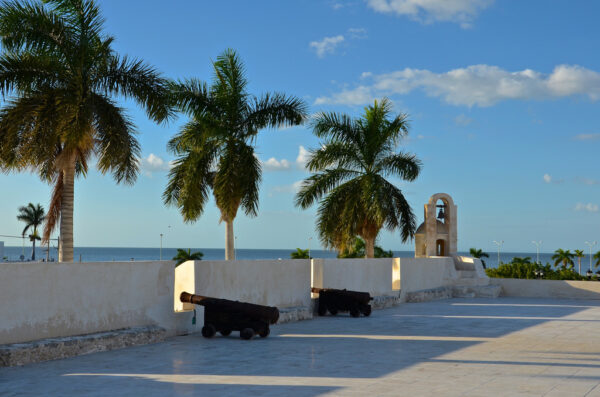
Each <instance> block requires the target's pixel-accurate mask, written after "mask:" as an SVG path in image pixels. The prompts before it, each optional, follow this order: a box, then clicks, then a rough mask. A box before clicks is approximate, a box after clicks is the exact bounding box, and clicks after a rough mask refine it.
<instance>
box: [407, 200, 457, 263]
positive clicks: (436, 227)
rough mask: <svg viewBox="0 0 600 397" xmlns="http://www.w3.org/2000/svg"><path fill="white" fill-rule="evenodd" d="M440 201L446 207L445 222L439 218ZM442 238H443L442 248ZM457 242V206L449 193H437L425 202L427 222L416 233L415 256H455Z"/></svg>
mask: <svg viewBox="0 0 600 397" xmlns="http://www.w3.org/2000/svg"><path fill="white" fill-rule="evenodd" d="M438 201H441V202H442V203H443V205H444V207H445V208H444V215H445V216H444V222H443V223H442V222H440V221H439V220H438V219H437V212H436V210H437V208H436V205H437V202H438ZM440 226H443V227H440ZM440 240H443V243H442V247H441V249H440V244H439V241H440ZM457 244H458V238H457V207H456V205H455V204H454V200H453V199H452V197H450V195H449V194H446V193H436V194H434V195H433V196H431V197H430V198H429V201H428V202H427V204H425V222H423V224H422V225H421V226H420V227H419V229H418V230H417V234H416V235H415V256H416V257H430V256H438V255H440V254H441V255H442V256H453V255H456V247H457Z"/></svg>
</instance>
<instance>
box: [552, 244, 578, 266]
mask: <svg viewBox="0 0 600 397" xmlns="http://www.w3.org/2000/svg"><path fill="white" fill-rule="evenodd" d="M574 256H575V255H574V254H573V253H572V252H571V250H566V251H565V250H563V249H562V248H559V249H557V250H556V251H554V255H552V259H553V260H554V266H555V267H558V265H559V264H561V263H562V268H563V269H566V268H567V266H573V265H574V263H573V257H574Z"/></svg>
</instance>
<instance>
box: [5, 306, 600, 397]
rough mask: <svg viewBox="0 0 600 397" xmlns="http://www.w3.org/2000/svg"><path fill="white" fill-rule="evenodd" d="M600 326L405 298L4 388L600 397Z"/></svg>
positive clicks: (74, 365) (24, 378) (585, 310)
mask: <svg viewBox="0 0 600 397" xmlns="http://www.w3.org/2000/svg"><path fill="white" fill-rule="evenodd" d="M599 325H600V301H582V300H549V299H513V298H500V299H493V300H492V299H489V300H488V299H451V300H444V301H437V302H428V303H413V304H403V305H400V306H397V307H395V308H392V309H387V310H379V311H374V312H373V314H372V316H371V317H369V318H365V317H361V318H358V319H356V318H350V317H347V316H341V315H340V316H337V317H326V318H316V319H315V320H312V321H302V322H296V323H289V324H283V325H277V326H274V327H273V328H272V332H271V336H269V337H268V338H267V339H254V340H252V341H243V340H240V339H239V338H238V337H237V332H235V333H233V334H232V335H231V336H229V337H227V338H224V337H216V338H215V339H210V340H207V339H204V338H202V337H201V336H200V335H189V336H181V337H175V338H171V339H168V340H167V341H166V342H164V343H160V344H155V345H147V346H140V347H134V348H129V349H124V350H117V351H111V352H103V353H96V354H90V355H87V356H80V357H76V358H72V359H66V360H59V361H51V362H45V363H40V364H33V365H28V366H25V367H15V368H0V395H1V396H3V397H7V396H28V395H35V396H42V395H56V396H69V395H73V396H80V395H85V396H103V397H105V396H109V397H115V396H144V397H148V396H169V395H182V396H240V395H242V396H245V395H249V396H263V395H264V396H286V397H291V396H316V395H319V396H325V395H328V396H329V395H344V396H427V395H437V396H499V395H502V396H600V332H599V331H600V327H599ZM234 335H235V336H234Z"/></svg>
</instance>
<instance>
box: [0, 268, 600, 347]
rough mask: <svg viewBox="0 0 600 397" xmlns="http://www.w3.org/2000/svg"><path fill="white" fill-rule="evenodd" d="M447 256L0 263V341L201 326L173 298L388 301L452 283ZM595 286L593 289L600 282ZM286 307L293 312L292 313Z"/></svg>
mask: <svg viewBox="0 0 600 397" xmlns="http://www.w3.org/2000/svg"><path fill="white" fill-rule="evenodd" d="M458 273H459V272H458V271H457V270H456V269H455V264H454V261H453V259H452V258H418V259H415V258H382V259H340V260H335V259H314V260H313V261H312V264H311V261H309V260H302V259H298V260H291V259H290V260H259V261H243V260H242V261H189V262H186V263H184V264H182V265H180V266H178V267H177V268H175V266H174V263H173V262H171V261H163V262H158V261H155V262H100V263H71V264H69V263H44V262H41V263H40V262H37V263H32V262H24V263H7V264H2V265H0V344H6V343H15V342H24V341H32V340H37V339H43V338H52V337H61V336H72V335H82V334H88V333H94V332H102V331H109V330H114V329H119V328H128V327H137V326H146V325H156V326H159V327H162V328H164V329H165V330H166V331H167V335H176V334H182V333H187V332H194V331H197V330H199V328H200V327H201V326H202V323H203V321H202V314H203V310H202V308H201V307H196V309H197V310H196V315H197V321H196V324H195V325H193V324H192V317H193V312H192V310H193V309H194V306H193V305H190V304H182V303H181V302H180V301H179V295H180V294H181V292H183V291H186V292H189V293H194V294H199V295H204V296H211V297H216V298H225V299H232V300H239V301H245V302H250V303H256V304H262V305H269V306H277V307H279V308H281V309H287V308H298V307H304V308H309V307H310V306H311V292H310V288H311V286H312V287H319V288H346V289H351V290H357V291H368V292H369V293H371V295H373V296H382V295H386V296H392V297H394V296H396V297H398V298H399V300H405V299H404V298H405V297H406V296H407V294H409V293H412V292H416V291H423V290H435V289H436V288H440V287H448V286H452V285H453V284H454V283H455V282H456V279H457V277H458V275H457V274H458ZM599 284H600V283H599ZM290 310H293V309H290Z"/></svg>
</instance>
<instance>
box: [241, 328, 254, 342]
mask: <svg viewBox="0 0 600 397" xmlns="http://www.w3.org/2000/svg"><path fill="white" fill-rule="evenodd" d="M253 337H254V330H253V329H252V328H244V329H243V330H241V331H240V338H242V339H245V340H250V339H252V338H253Z"/></svg>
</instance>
